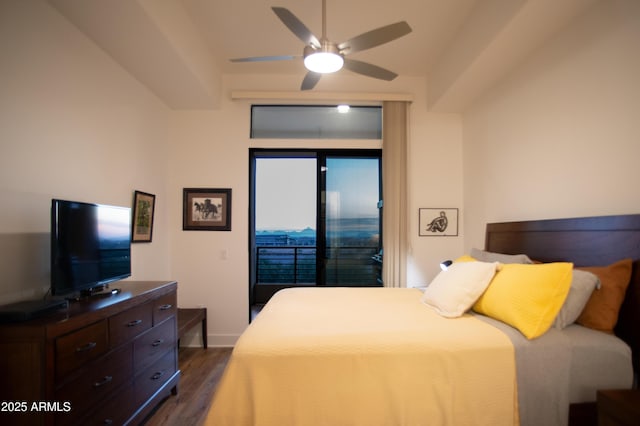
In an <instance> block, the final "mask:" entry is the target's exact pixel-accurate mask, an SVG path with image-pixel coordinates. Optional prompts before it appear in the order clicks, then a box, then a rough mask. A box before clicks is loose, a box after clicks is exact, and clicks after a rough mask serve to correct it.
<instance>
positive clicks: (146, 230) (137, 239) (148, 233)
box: [131, 191, 156, 243]
mask: <svg viewBox="0 0 640 426" xmlns="http://www.w3.org/2000/svg"><path fill="white" fill-rule="evenodd" d="M155 206H156V196H155V195H153V194H147V193H146V192H142V191H134V193H133V218H132V221H131V242H132V243H150V242H151V237H152V236H153V211H154V209H155Z"/></svg>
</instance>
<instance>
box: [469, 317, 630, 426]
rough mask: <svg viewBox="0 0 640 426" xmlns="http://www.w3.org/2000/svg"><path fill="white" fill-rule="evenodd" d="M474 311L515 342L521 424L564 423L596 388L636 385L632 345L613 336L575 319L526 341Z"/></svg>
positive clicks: (592, 398) (549, 425)
mask: <svg viewBox="0 0 640 426" xmlns="http://www.w3.org/2000/svg"><path fill="white" fill-rule="evenodd" d="M473 315H475V316H476V317H477V318H479V319H481V320H482V321H485V322H487V323H489V324H491V325H493V326H494V327H496V328H498V329H499V330H501V331H502V332H503V333H505V334H506V335H507V336H508V337H509V338H510V339H511V342H512V343H513V346H514V349H515V358H516V377H517V382H518V408H519V413H520V424H521V425H522V426H538V425H545V426H565V425H567V424H568V423H569V404H571V403H575V402H593V401H595V400H596V391H597V389H625V388H626V389H629V388H631V387H632V386H633V365H632V362H631V348H629V346H628V345H627V344H626V343H624V342H623V341H622V340H621V339H618V338H617V337H616V336H614V335H611V334H607V333H602V332H600V331H595V330H591V329H588V328H585V327H581V326H579V325H575V324H574V325H570V326H569V327H567V328H565V329H564V330H558V329H556V328H551V329H550V330H549V331H547V332H546V333H545V334H543V335H542V336H540V337H538V338H537V339H534V340H527V339H526V338H525V337H524V336H523V335H522V334H521V333H520V332H519V331H518V330H516V329H514V328H512V327H510V326H508V325H506V324H504V323H502V322H500V321H497V320H494V319H492V318H489V317H486V316H484V315H479V314H475V313H474V314H473Z"/></svg>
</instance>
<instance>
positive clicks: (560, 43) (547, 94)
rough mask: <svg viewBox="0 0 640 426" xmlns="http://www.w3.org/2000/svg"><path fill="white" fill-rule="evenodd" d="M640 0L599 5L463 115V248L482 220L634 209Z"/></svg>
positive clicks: (478, 233) (638, 202)
mask: <svg viewBox="0 0 640 426" xmlns="http://www.w3.org/2000/svg"><path fill="white" fill-rule="evenodd" d="M639 52H640V2H637V1H628V0H610V1H604V2H600V3H598V4H596V6H595V7H593V8H592V9H590V10H589V11H588V12H587V13H586V14H584V15H583V16H580V17H578V18H577V19H576V20H575V22H574V23H573V24H572V25H571V26H570V27H567V28H565V29H564V30H563V31H562V32H561V33H559V34H558V35H557V37H556V38H554V39H553V40H551V41H550V42H548V43H547V44H546V45H545V46H544V47H543V48H541V49H539V50H538V51H537V52H536V53H535V54H534V55H532V56H531V57H530V58H529V59H528V60H527V61H526V62H525V63H523V64H522V65H521V66H520V67H519V68H518V69H517V70H516V71H515V72H513V73H512V74H511V75H510V76H509V77H508V78H507V79H505V80H504V81H502V82H501V84H500V85H499V86H498V87H496V88H494V89H493V90H492V91H491V92H490V93H488V94H487V95H486V96H485V97H484V98H483V99H481V100H479V101H478V102H476V104H475V105H474V106H473V107H472V108H471V109H470V110H468V111H467V112H466V113H465V114H464V117H463V134H464V136H463V138H464V206H465V211H466V214H465V230H466V234H465V248H466V249H467V250H468V249H469V248H471V247H472V246H476V247H482V246H483V244H484V226H485V223H487V222H495V221H505V220H509V221H510V220H527V219H542V218H559V217H578V216H596V215H607V214H625V213H639V212H640V197H639V196H638V188H637V186H638V182H640V167H638V159H639V158H640V54H639Z"/></svg>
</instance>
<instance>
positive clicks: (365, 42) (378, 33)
mask: <svg viewBox="0 0 640 426" xmlns="http://www.w3.org/2000/svg"><path fill="white" fill-rule="evenodd" d="M410 32H411V27H410V26H409V24H407V23H406V22H405V21H400V22H396V23H395V24H389V25H386V26H384V27H380V28H376V29H375V30H371V31H368V32H366V33H363V34H360V35H359V36H355V37H353V38H351V39H349V40H347V41H345V42H343V43H340V44H339V45H338V49H340V52H342V53H343V54H345V55H346V54H349V53H353V52H359V51H361V50H366V49H371V48H372V47H376V46H380V45H381V44H385V43H388V42H390V41H393V40H395V39H397V38H400V37H402V36H405V35H407V34H409V33H410Z"/></svg>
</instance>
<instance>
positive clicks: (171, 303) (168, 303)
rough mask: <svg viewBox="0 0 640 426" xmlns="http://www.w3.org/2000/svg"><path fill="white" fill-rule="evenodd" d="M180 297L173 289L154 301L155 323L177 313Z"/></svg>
mask: <svg viewBox="0 0 640 426" xmlns="http://www.w3.org/2000/svg"><path fill="white" fill-rule="evenodd" d="M177 304H178V299H177V296H176V292H175V291H173V292H171V293H169V294H165V295H164V296H161V297H159V298H157V299H156V300H155V301H154V302H153V325H156V324H160V323H161V322H162V321H164V320H166V319H167V318H169V317H170V316H173V315H175V314H176V310H177Z"/></svg>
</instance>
